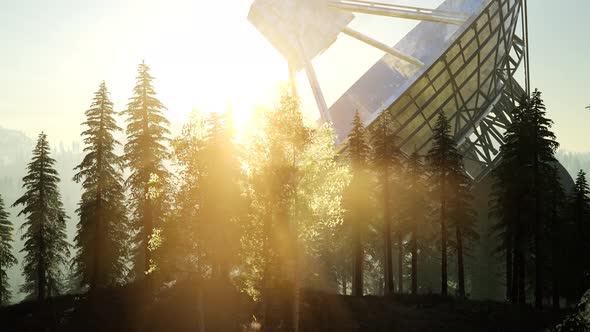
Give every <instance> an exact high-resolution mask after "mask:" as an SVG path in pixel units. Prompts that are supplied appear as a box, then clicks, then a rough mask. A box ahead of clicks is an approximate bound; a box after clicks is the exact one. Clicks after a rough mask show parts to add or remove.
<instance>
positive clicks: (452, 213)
mask: <svg viewBox="0 0 590 332" xmlns="http://www.w3.org/2000/svg"><path fill="white" fill-rule="evenodd" d="M433 131H434V136H433V142H432V145H431V147H430V150H429V151H428V153H427V155H426V161H427V164H428V170H429V171H430V173H431V174H432V175H431V179H430V181H431V182H432V192H433V194H434V195H435V197H437V205H439V209H440V218H439V223H440V233H439V234H440V246H441V261H442V262H441V293H442V294H443V295H447V287H448V274H447V273H448V272H447V259H448V257H447V250H448V248H447V247H448V244H449V226H455V230H456V233H457V256H458V264H459V267H458V270H459V285H461V284H462V283H463V284H464V280H462V279H463V277H462V276H461V274H462V272H461V271H462V270H463V267H462V266H461V264H462V263H461V260H462V259H463V257H462V256H463V252H462V248H461V242H462V236H463V234H464V233H463V232H465V234H468V233H469V234H471V233H473V224H474V218H473V216H472V213H471V211H470V210H471V209H470V207H469V201H470V198H471V197H470V194H469V189H468V181H467V177H466V175H465V170H464V169H463V157H462V156H461V154H460V153H459V152H458V150H457V144H456V143H455V140H454V139H453V136H452V134H451V126H450V124H449V121H448V120H447V118H446V116H445V114H444V113H443V112H441V113H440V114H439V117H438V120H437V121H436V125H435V126H434V128H433ZM465 227H469V229H465ZM460 288H461V286H460ZM459 293H460V295H464V294H465V290H464V289H459Z"/></svg>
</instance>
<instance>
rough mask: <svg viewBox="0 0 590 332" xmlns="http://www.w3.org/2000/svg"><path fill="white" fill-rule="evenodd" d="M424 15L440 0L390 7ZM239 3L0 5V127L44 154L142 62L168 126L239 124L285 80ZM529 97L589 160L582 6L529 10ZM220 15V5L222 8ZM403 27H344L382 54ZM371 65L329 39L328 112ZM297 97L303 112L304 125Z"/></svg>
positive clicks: (123, 89) (589, 70) (123, 85)
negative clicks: (199, 114) (41, 139)
mask: <svg viewBox="0 0 590 332" xmlns="http://www.w3.org/2000/svg"><path fill="white" fill-rule="evenodd" d="M395 2H396V3H400V4H410V3H411V4H413V5H418V6H425V7H433V6H436V5H438V4H439V3H440V2H441V1H440V0H414V1H411V0H406V1H395ZM250 3H251V0H228V1H202V0H191V1H189V0H167V1H163V0H158V1H156V0H53V1H45V0H36V1H34V0H19V1H16V0H0V41H1V44H0V45H1V46H0V126H2V127H6V128H12V129H19V130H22V131H24V132H25V133H27V134H28V135H30V136H36V134H38V133H39V132H40V131H41V130H44V131H46V132H47V133H48V134H49V138H50V140H51V141H52V142H53V144H58V143H59V141H64V142H70V141H73V140H78V135H79V133H80V131H81V130H82V128H81V127H80V126H79V124H80V122H82V121H83V112H84V110H86V109H87V108H88V106H89V104H90V101H91V98H92V95H93V92H94V91H95V90H96V89H97V88H98V85H99V83H100V82H101V81H102V80H105V81H106V83H107V86H108V87H109V89H110V91H111V95H112V99H113V101H114V102H115V107H116V109H117V110H123V109H124V108H125V104H126V102H127V99H128V98H129V97H130V95H131V90H132V88H133V85H134V79H135V75H136V67H137V64H138V63H139V62H141V60H142V59H145V61H146V63H147V64H148V65H150V66H151V67H152V74H153V75H154V76H156V78H157V81H156V89H157V91H158V93H159V96H160V99H161V100H162V101H163V102H164V104H166V105H167V106H168V109H169V111H168V116H169V118H170V119H171V120H172V121H173V122H174V123H175V125H176V126H178V125H179V124H180V123H182V121H183V120H184V119H185V118H186V116H187V114H188V113H189V112H190V111H191V109H194V108H197V109H202V110H207V111H218V110H223V109H226V108H228V107H231V108H233V109H234V111H235V112H236V113H238V115H240V116H243V117H246V115H247V114H248V112H249V110H250V109H252V108H253V107H254V105H258V104H266V103H268V102H269V100H271V99H272V96H273V95H274V93H275V92H276V89H277V88H276V86H277V83H278V82H279V81H281V80H283V79H285V77H286V71H287V70H286V64H285V63H284V61H283V60H282V58H281V56H280V55H279V54H278V53H277V52H276V51H275V50H274V49H273V48H272V47H271V46H270V45H269V44H268V43H267V42H266V41H265V40H264V39H263V38H262V37H261V36H260V35H259V33H258V32H257V31H256V30H255V29H254V28H253V27H252V26H251V25H250V24H249V23H248V21H247V20H246V15H247V12H248V8H249V5H250ZM529 3H530V4H529V20H530V23H529V25H530V27H529V29H530V41H531V71H532V83H533V87H539V88H540V89H541V90H542V91H543V92H544V97H545V101H546V103H547V106H548V108H549V114H550V116H551V117H552V118H553V119H554V120H555V122H556V125H555V131H556V133H557V134H558V138H559V140H560V142H561V143H562V146H563V147H564V148H565V149H568V150H576V151H590V140H589V139H588V137H590V135H589V134H588V129H587V128H590V111H585V110H584V107H585V106H587V105H589V104H590V89H589V88H588V87H589V86H590V61H589V60H590V42H588V41H589V40H590V37H589V36H588V34H589V33H590V20H588V19H587V15H586V14H587V13H588V12H589V11H590V2H588V1H582V0H577V1H574V0H569V1H555V0H533V1H529ZM230 4H231V5H230ZM414 24H415V23H414V22H412V21H404V20H396V19H389V18H377V19H370V18H367V17H365V16H361V15H359V16H358V17H357V19H355V21H354V22H353V26H354V27H355V28H358V29H359V30H361V31H364V32H366V33H367V34H370V35H371V36H374V37H378V39H380V40H382V41H384V42H387V43H393V42H395V41H396V40H397V39H399V38H400V37H401V36H403V35H404V34H405V33H406V32H407V31H409V29H411V28H412V26H413V25H414ZM380 56H381V54H380V53H379V52H378V51H375V50H373V49H371V48H370V47H366V46H364V45H363V44H359V43H358V42H357V41H354V40H351V39H350V38H348V37H346V36H343V37H340V38H339V40H338V42H337V43H336V44H335V46H334V47H333V49H331V50H329V51H328V52H327V53H326V54H324V55H323V56H322V57H320V58H319V59H317V60H316V61H315V65H316V67H317V71H318V76H319V79H320V83H321V84H322V86H323V88H324V92H325V94H326V99H327V101H328V103H331V102H333V101H334V100H335V99H336V98H338V97H339V96H340V94H341V93H343V92H344V91H345V90H346V88H347V87H348V86H350V85H351V84H352V83H354V81H356V79H357V78H358V77H359V76H360V75H361V74H362V73H363V71H364V70H366V69H367V68H368V67H369V66H370V65H371V64H372V63H374V61H375V60H376V59H378V58H379V57H380ZM300 87H301V89H302V90H303V91H304V95H306V96H308V97H306V98H307V100H306V101H305V105H307V106H308V107H307V110H308V111H309V112H310V113H312V114H315V113H314V112H315V110H314V109H313V106H314V104H313V102H312V101H311V100H310V98H309V95H308V94H307V93H306V89H307V85H306V81H305V79H304V77H300Z"/></svg>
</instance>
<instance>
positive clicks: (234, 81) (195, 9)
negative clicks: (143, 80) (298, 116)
mask: <svg viewBox="0 0 590 332" xmlns="http://www.w3.org/2000/svg"><path fill="white" fill-rule="evenodd" d="M171 2H172V5H171V3H170V2H166V4H165V5H164V4H162V5H161V8H160V7H159V6H152V9H151V10H153V11H161V12H160V14H161V15H158V16H159V17H166V18H165V19H163V22H161V24H160V25H159V28H158V29H154V31H153V33H151V37H150V42H149V46H148V47H144V49H143V50H142V51H143V52H142V53H144V54H146V55H145V60H146V63H147V64H148V65H149V66H150V67H151V68H152V73H153V75H154V76H155V77H156V81H155V83H154V85H155V88H156V91H157V92H158V95H159V96H160V99H161V100H162V102H164V103H165V104H166V106H167V108H168V113H167V115H168V118H169V119H170V121H171V122H172V125H173V127H180V126H181V125H182V124H183V123H184V122H185V121H186V120H187V119H188V117H189V115H190V113H191V112H192V111H193V110H195V109H197V110H199V111H203V112H223V111H225V110H228V109H231V110H232V111H233V114H234V116H235V124H236V126H237V127H238V130H242V129H243V128H241V127H243V126H245V125H246V124H247V123H248V119H249V117H250V115H251V114H252V110H253V109H255V108H256V107H259V106H260V105H269V104H270V103H272V101H273V100H274V98H275V94H276V92H277V86H279V85H280V82H284V81H285V80H287V78H288V68H287V64H286V62H285V60H284V59H283V58H282V57H281V55H280V54H279V53H278V52H277V51H276V50H275V49H273V48H272V46H271V45H270V44H268V42H267V41H266V40H265V39H264V38H263V37H262V36H261V35H260V34H259V33H258V31H256V29H255V28H254V27H253V26H252V25H251V24H250V23H249V22H248V21H247V18H246V17H247V14H248V8H249V5H250V3H251V1H246V0H245V1H241V0H237V1H235V3H234V2H233V1H232V6H227V5H222V4H219V3H217V2H201V1H191V2H188V1H184V0H173V1H171ZM155 15H156V13H152V15H148V17H152V16H155Z"/></svg>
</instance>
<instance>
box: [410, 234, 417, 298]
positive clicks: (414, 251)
mask: <svg viewBox="0 0 590 332" xmlns="http://www.w3.org/2000/svg"><path fill="white" fill-rule="evenodd" d="M410 241H411V250H412V294H413V295H416V294H418V241H417V239H416V228H415V227H414V230H413V231H412V239H411V240H410Z"/></svg>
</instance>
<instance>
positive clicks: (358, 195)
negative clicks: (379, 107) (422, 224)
mask: <svg viewBox="0 0 590 332" xmlns="http://www.w3.org/2000/svg"><path fill="white" fill-rule="evenodd" d="M366 136H367V135H366V129H365V127H364V124H363V122H362V121H361V118H360V115H359V114H358V112H356V113H355V115H354V118H353V121H352V130H351V132H350V134H349V135H348V138H347V141H346V149H347V152H348V159H349V162H350V165H351V171H352V179H351V181H350V184H349V185H348V187H346V189H345V190H344V193H343V198H342V204H343V208H344V209H345V214H344V222H345V223H346V224H347V227H349V229H350V234H351V235H350V236H351V238H350V241H351V247H352V248H351V249H352V253H351V254H352V294H353V295H362V294H363V288H364V285H363V284H364V280H363V264H364V262H365V259H366V255H365V248H364V246H363V237H364V235H365V234H366V232H367V226H368V225H369V222H370V219H369V220H367V219H368V218H367V216H369V215H370V214H369V213H368V212H369V209H370V206H371V204H370V199H369V193H370V192H371V191H370V181H371V177H370V173H369V164H368V162H369V144H368V143H367V137H366Z"/></svg>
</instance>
